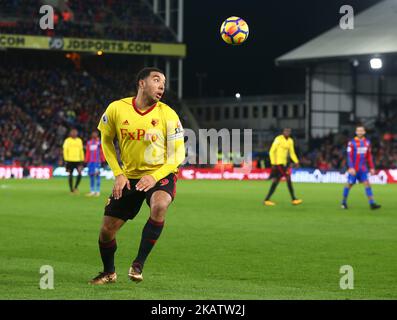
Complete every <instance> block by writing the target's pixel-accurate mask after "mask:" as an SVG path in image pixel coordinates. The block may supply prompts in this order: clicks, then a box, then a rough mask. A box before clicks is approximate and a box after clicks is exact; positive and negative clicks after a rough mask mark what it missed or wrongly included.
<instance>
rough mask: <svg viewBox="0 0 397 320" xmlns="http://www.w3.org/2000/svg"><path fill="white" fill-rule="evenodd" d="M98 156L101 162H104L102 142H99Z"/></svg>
mask: <svg viewBox="0 0 397 320" xmlns="http://www.w3.org/2000/svg"><path fill="white" fill-rule="evenodd" d="M99 157H100V159H101V160H100V161H101V163H103V162H105V161H106V160H105V156H104V154H103V149H102V144H100V145H99Z"/></svg>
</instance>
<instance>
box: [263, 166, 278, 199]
mask: <svg viewBox="0 0 397 320" xmlns="http://www.w3.org/2000/svg"><path fill="white" fill-rule="evenodd" d="M279 167H280V166H272V172H271V173H270V178H271V179H272V184H271V186H270V189H269V192H268V193H267V196H266V198H265V201H264V202H263V203H264V205H266V206H274V205H275V203H274V202H273V201H270V198H271V197H272V195H273V193H274V191H276V188H277V186H278V184H279V182H280V179H281V176H282V175H281V171H280V168H279Z"/></svg>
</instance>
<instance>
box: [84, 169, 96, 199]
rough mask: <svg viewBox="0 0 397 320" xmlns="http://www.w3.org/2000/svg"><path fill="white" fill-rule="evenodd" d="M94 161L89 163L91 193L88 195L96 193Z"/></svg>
mask: <svg viewBox="0 0 397 320" xmlns="http://www.w3.org/2000/svg"><path fill="white" fill-rule="evenodd" d="M93 165H94V164H93V163H92V162H89V163H88V176H89V177H90V193H87V194H86V196H87V197H92V196H94V195H95V168H94V166H93Z"/></svg>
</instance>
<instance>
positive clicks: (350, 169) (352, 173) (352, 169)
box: [347, 168, 356, 176]
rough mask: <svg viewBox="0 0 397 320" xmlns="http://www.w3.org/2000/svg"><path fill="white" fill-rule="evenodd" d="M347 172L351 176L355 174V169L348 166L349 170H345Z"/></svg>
mask: <svg viewBox="0 0 397 320" xmlns="http://www.w3.org/2000/svg"><path fill="white" fill-rule="evenodd" d="M347 172H349V174H351V175H352V176H355V175H356V170H354V168H349V170H347Z"/></svg>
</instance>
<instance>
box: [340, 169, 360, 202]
mask: <svg viewBox="0 0 397 320" xmlns="http://www.w3.org/2000/svg"><path fill="white" fill-rule="evenodd" d="M357 174H358V172H356V174H354V175H353V174H350V173H349V174H348V175H347V183H346V185H345V187H344V188H343V199H342V204H341V207H342V209H347V208H348V206H347V198H348V197H349V192H350V190H351V188H353V186H354V185H355V184H356V182H357Z"/></svg>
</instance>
